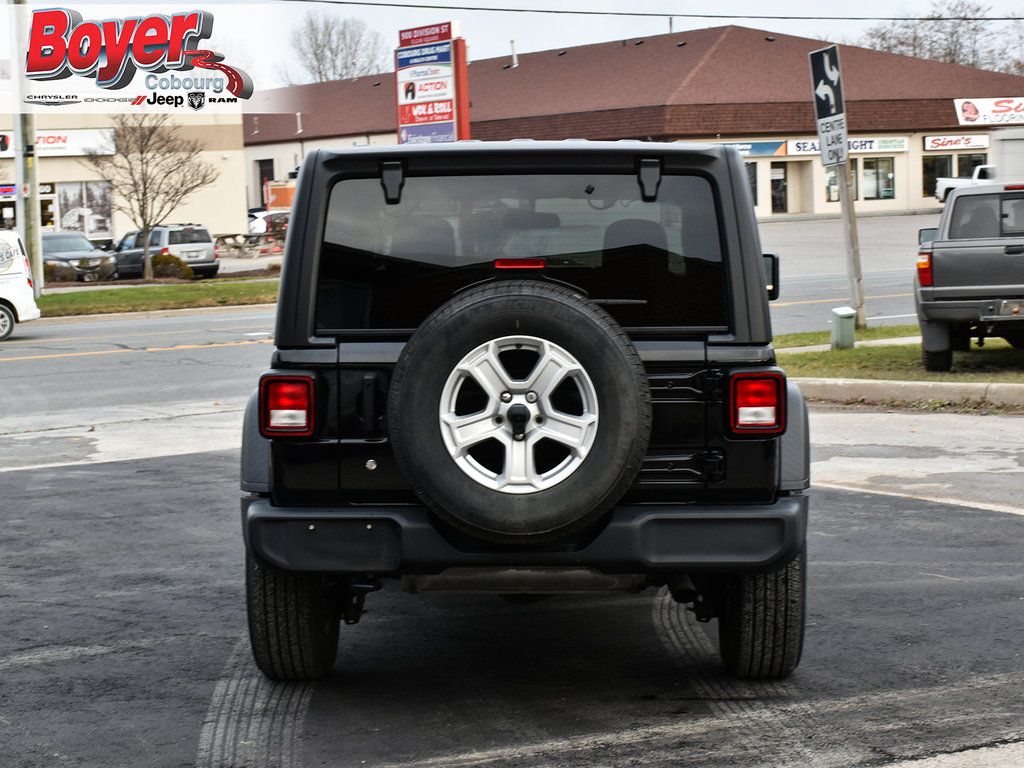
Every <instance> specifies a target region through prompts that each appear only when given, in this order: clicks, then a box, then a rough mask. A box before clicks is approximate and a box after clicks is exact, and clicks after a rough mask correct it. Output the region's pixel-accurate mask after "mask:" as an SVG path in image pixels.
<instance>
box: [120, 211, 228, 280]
mask: <svg viewBox="0 0 1024 768" xmlns="http://www.w3.org/2000/svg"><path fill="white" fill-rule="evenodd" d="M144 253H145V249H144V241H143V238H142V232H141V231H139V230H137V229H135V230H132V231H131V232H128V233H126V234H125V236H124V237H122V238H121V241H120V242H119V243H118V244H117V246H116V247H115V249H114V255H115V257H116V259H117V272H118V275H119V276H120V277H122V278H137V277H142V275H143V273H144V269H143V261H142V260H143V255H144ZM157 254H170V255H171V256H176V257H178V258H179V259H181V260H182V261H183V262H185V263H186V264H188V266H189V267H191V268H192V271H193V272H194V273H195V274H196V275H197V276H199V277H213V276H214V275H216V274H217V271H218V270H219V269H220V261H219V255H218V253H217V246H216V245H214V242H213V238H212V237H211V236H210V230H209V229H207V228H206V227H204V226H201V225H199V224H164V225H161V226H159V227H153V229H152V230H151V231H150V233H149V255H150V258H152V257H153V256H156V255H157Z"/></svg>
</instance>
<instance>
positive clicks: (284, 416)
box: [260, 376, 313, 437]
mask: <svg viewBox="0 0 1024 768" xmlns="http://www.w3.org/2000/svg"><path fill="white" fill-rule="evenodd" d="M260 433H261V434H262V435H263V436H264V437H275V436H281V435H294V436H299V437H302V436H304V435H310V434H312V433H313V380H312V379H311V378H307V377H305V376H267V377H266V378H264V379H263V380H262V381H260Z"/></svg>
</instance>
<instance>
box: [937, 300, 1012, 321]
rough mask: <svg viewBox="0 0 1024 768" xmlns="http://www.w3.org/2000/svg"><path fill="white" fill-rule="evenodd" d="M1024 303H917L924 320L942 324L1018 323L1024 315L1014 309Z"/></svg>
mask: <svg viewBox="0 0 1024 768" xmlns="http://www.w3.org/2000/svg"><path fill="white" fill-rule="evenodd" d="M1022 301H1024V300H1022V299H1021V298H1020V297H1016V298H1012V297H1007V298H1003V297H998V298H994V299H942V300H937V301H936V300H933V301H922V300H920V298H919V299H918V302H917V315H918V317H919V318H920V319H922V320H930V321H931V322H940V323H1018V322H1021V321H1024V313H1021V314H1012V308H1014V307H1018V306H1019V305H1020V304H1021V302H1022Z"/></svg>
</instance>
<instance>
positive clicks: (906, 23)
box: [855, 0, 1013, 71]
mask: <svg viewBox="0 0 1024 768" xmlns="http://www.w3.org/2000/svg"><path fill="white" fill-rule="evenodd" d="M989 10H990V7H989V6H986V5H981V4H979V3H975V2H972V0H933V2H932V10H931V12H930V13H929V14H928V15H927V16H925V17H923V18H920V19H913V20H903V21H890V22H888V23H885V24H876V25H875V26H873V27H869V28H868V29H867V30H865V32H864V34H863V35H862V36H861V37H860V38H859V39H858V40H857V41H856V43H855V44H856V45H861V46H864V47H865V48H874V49H875V50H879V51H888V52H889V53H899V54H903V55H904V56H913V57H915V58H919V59H931V60H932V61H944V62H948V63H950V64H962V65H964V66H968V67H977V68H979V69H993V70H998V71H1013V62H1012V61H1007V60H1006V57H1005V56H1004V55H1003V53H1002V51H1003V48H1004V46H1005V44H1006V42H1008V41H1009V40H1010V39H1012V34H1013V29H1012V28H1011V29H1010V30H1008V31H1007V32H1006V33H1004V34H1000V33H999V32H998V31H997V30H996V29H995V28H994V27H993V25H992V23H991V22H990V21H987V20H985V19H984V17H985V16H987V15H988V12H989ZM1007 67H1009V68H1007Z"/></svg>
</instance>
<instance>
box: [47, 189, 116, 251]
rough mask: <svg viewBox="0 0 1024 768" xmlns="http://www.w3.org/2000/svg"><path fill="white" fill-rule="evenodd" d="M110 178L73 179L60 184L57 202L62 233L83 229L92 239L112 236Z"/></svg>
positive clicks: (82, 231) (83, 232) (84, 233)
mask: <svg viewBox="0 0 1024 768" xmlns="http://www.w3.org/2000/svg"><path fill="white" fill-rule="evenodd" d="M112 202H113V201H112V199H111V189H110V182H109V181H70V182H67V181H66V182H61V183H59V184H57V205H58V207H59V216H60V219H59V223H60V227H59V228H60V231H62V232H69V231H74V232H81V233H82V234H83V235H85V236H86V237H88V238H89V239H91V240H97V239H99V240H102V239H104V238H109V237H111V236H112V233H111V218H112V216H113V211H112V208H111V206H112Z"/></svg>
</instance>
